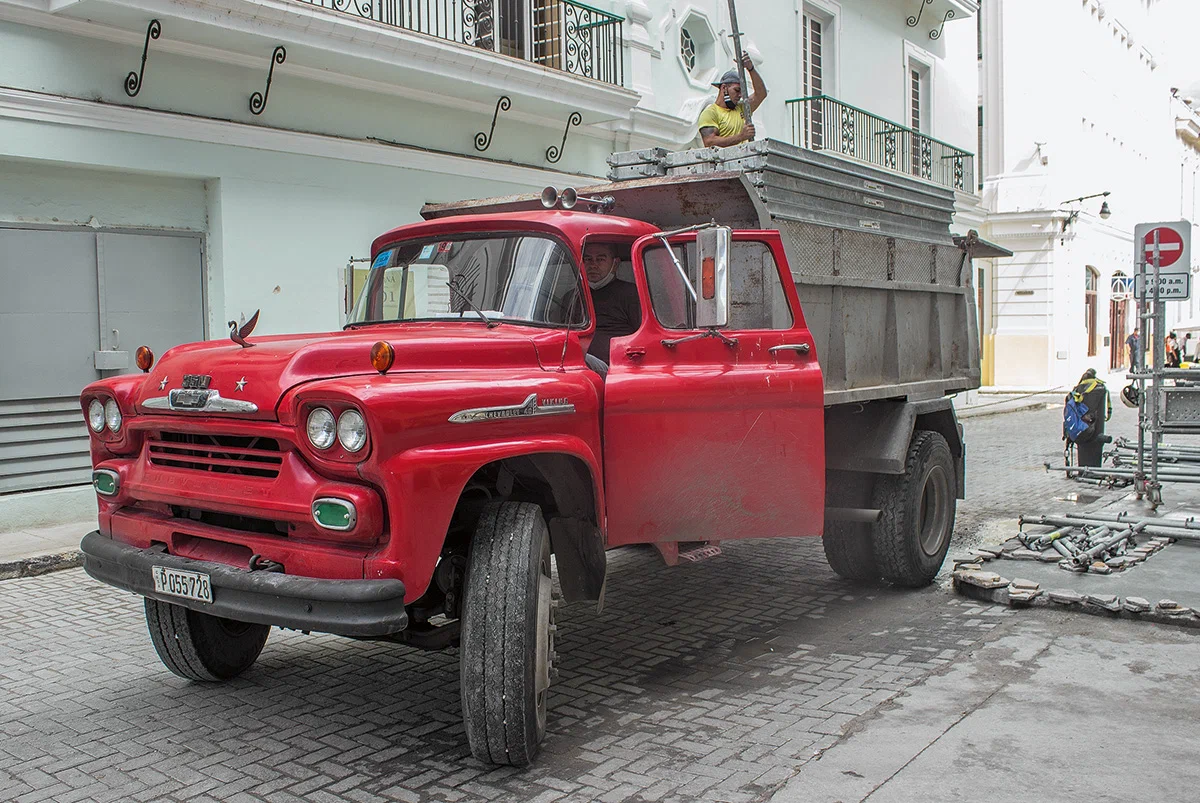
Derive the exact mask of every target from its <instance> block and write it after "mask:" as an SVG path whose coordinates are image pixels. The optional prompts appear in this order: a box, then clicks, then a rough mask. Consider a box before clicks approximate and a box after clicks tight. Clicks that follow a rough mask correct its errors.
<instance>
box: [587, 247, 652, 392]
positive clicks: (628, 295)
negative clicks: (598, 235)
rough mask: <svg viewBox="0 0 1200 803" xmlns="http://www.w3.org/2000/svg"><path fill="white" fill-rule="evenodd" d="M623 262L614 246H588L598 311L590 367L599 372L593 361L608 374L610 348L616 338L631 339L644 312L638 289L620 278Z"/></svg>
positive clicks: (589, 276) (590, 281)
mask: <svg viewBox="0 0 1200 803" xmlns="http://www.w3.org/2000/svg"><path fill="white" fill-rule="evenodd" d="M620 263H621V259H620V256H619V254H618V246H617V245H615V244H614V243H588V244H587V245H585V246H584V248H583V269H584V272H585V273H586V274H587V281H588V288H589V289H590V290H591V293H592V306H593V307H594V308H595V310H596V334H595V335H594V336H593V337H592V343H591V345H590V346H588V353H587V357H588V360H587V362H588V364H589V365H590V366H592V367H593V368H596V369H597V370H599V367H600V366H597V365H595V363H594V362H593V360H595V361H599V362H601V363H603V367H604V370H603V371H601V373H607V372H608V350H609V344H610V343H611V342H612V339H613V338H614V337H625V336H626V335H631V334H633V333H634V332H635V331H637V328H638V327H639V326H640V325H641V323H642V308H641V303H640V301H639V300H638V291H637V287H636V286H634V285H633V284H632V283H630V282H626V281H623V280H621V279H618V278H617V266H618V265H620Z"/></svg>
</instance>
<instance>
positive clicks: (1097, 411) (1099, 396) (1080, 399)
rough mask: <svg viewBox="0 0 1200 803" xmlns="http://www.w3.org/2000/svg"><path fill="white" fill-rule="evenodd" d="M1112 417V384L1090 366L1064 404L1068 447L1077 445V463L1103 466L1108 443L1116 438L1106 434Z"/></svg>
mask: <svg viewBox="0 0 1200 803" xmlns="http://www.w3.org/2000/svg"><path fill="white" fill-rule="evenodd" d="M1111 417H1112V399H1111V398H1110V397H1109V395H1108V387H1107V386H1106V385H1105V384H1104V382H1103V380H1101V379H1098V378H1097V377H1096V369H1095V368H1089V369H1087V370H1086V371H1084V372H1083V376H1081V377H1079V384H1077V385H1076V386H1075V387H1074V388H1073V389H1072V390H1071V392H1070V393H1068V394H1067V398H1066V404H1065V405H1064V406H1063V440H1065V441H1066V442H1067V449H1068V450H1069V449H1070V448H1071V446H1074V447H1075V454H1076V457H1077V461H1076V465H1080V466H1092V467H1096V466H1099V465H1100V463H1101V460H1102V457H1103V451H1104V445H1105V444H1106V443H1110V442H1111V441H1112V437H1111V436H1108V435H1105V434H1104V425H1105V422H1107V421H1108V419H1109V418H1111Z"/></svg>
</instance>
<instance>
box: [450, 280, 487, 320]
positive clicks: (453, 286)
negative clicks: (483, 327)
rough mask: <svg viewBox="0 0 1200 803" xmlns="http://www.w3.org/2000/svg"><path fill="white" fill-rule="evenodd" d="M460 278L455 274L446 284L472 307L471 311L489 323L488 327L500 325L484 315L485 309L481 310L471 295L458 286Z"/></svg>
mask: <svg viewBox="0 0 1200 803" xmlns="http://www.w3.org/2000/svg"><path fill="white" fill-rule="evenodd" d="M459 278H460V277H458V276H455V277H454V278H453V279H451V280H450V281H448V282H446V286H447V287H449V288H450V292H452V293H454V294H455V295H457V296H458V297H459V298H461V299H462V300H463V301H465V302H466V304H467V306H468V307H470V308H471V311H472V312H474V313H475V314H476V315H478V316H479V317H480V318H482V319H483V322H484V323H485V324H487V328H488V329H491V328H493V327H495V326H499V325H500V322H499V321H493V320H492V319H491V318H489V317H488V316H486V315H484V314H483V310H481V309H480V308H479V307H477V306H475V302H474V301H472V300H471V297H470V296H468V295H467V294H466V293H464V292H463V291H462V290H460V289H459V287H458V280H459Z"/></svg>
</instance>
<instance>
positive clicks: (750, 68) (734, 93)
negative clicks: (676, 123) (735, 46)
mask: <svg viewBox="0 0 1200 803" xmlns="http://www.w3.org/2000/svg"><path fill="white" fill-rule="evenodd" d="M742 66H743V67H744V68H745V70H746V75H748V76H750V84H751V86H752V87H753V88H754V94H753V95H751V96H750V97H749V99H748V100H747V103H749V104H750V111H751V112H755V111H757V110H758V107H759V106H761V105H762V102H763V101H764V100H766V99H767V85H766V84H764V83H763V79H762V76H761V75H759V74H758V70H756V69H754V62H753V61H751V60H750V56H748V55H745V54H743V56H742ZM713 86H715V87H716V88H717V99H716V101H714V102H713V103H711V104H709V105H708V106H707V107H706V108H705V109H704V111H703V112H701V113H700V119H699V120H698V121H697V123H696V125H697V127H698V128H699V129H700V139H701V140H702V141H703V142H704V147H706V148H728V147H729V146H730V145H737V144H738V143H740V142H746V141H748V140H751V139H754V126H753V125H750V124H748V123H747V122H746V115H745V112H744V110H743V107H742V102H741V101H742V79H741V76H739V75H738V71H737V70H729V71H728V72H726V73H725V74H724V75H722V76H721V80H720V81H715V82H713Z"/></svg>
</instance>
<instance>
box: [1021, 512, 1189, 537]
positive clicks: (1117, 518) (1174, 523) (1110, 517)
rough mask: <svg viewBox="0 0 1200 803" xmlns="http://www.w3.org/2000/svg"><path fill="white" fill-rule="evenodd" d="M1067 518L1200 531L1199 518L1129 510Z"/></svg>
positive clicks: (1025, 517) (1029, 517)
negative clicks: (1147, 514)
mask: <svg viewBox="0 0 1200 803" xmlns="http://www.w3.org/2000/svg"><path fill="white" fill-rule="evenodd" d="M1041 515H1042V514H1040V513H1038V514H1032V515H1028V516H1022V517H1021V518H1022V519H1023V520H1029V521H1032V520H1033V519H1035V518H1037V517H1039V516H1041ZM1067 518H1070V519H1071V520H1072V521H1086V522H1091V523H1094V524H1141V523H1145V524H1146V525H1147V526H1152V527H1157V528H1158V529H1160V530H1161V529H1163V528H1164V527H1165V528H1167V529H1172V530H1189V531H1192V532H1196V533H1200V520H1197V519H1163V518H1156V517H1149V518H1148V517H1145V516H1136V515H1134V514H1132V513H1128V512H1122V513H1115V514H1111V513H1089V512H1086V511H1085V512H1082V513H1072V514H1070V515H1069V516H1067ZM1061 526H1063V527H1067V526H1076V527H1077V526H1079V525H1065V524H1064V525H1061Z"/></svg>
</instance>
